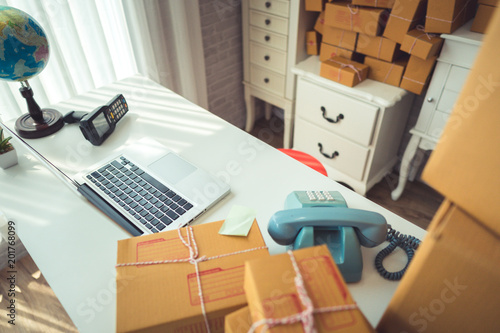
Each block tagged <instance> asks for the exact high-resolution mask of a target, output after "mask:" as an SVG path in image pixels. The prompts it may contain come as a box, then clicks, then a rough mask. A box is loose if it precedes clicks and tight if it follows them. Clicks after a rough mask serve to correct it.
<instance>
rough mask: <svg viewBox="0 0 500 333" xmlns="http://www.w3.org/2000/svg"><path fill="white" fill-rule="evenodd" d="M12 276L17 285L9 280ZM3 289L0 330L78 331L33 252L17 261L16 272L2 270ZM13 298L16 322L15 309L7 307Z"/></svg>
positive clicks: (29, 332) (30, 332) (25, 332)
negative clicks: (39, 268)
mask: <svg viewBox="0 0 500 333" xmlns="http://www.w3.org/2000/svg"><path fill="white" fill-rule="evenodd" d="M12 276H14V278H15V280H12V282H14V285H15V287H14V285H13V286H12V287H13V288H11V285H10V281H9V280H8V279H9V278H12ZM0 291H1V294H0V307H1V310H0V332H16V333H17V332H19V333H33V332H47V333H59V332H61V333H71V332H78V330H77V329H76V327H75V325H73V322H72V321H71V319H70V318H69V316H68V315H67V313H66V311H65V310H64V308H63V307H62V305H61V303H60V302H59V300H58V299H57V297H56V295H55V294H54V292H53V291H52V289H51V288H50V287H49V285H48V284H47V281H46V280H45V278H44V277H43V275H42V274H41V273H40V271H39V270H38V267H37V266H36V264H35V263H34V262H33V259H31V257H30V256H29V255H26V256H24V257H23V258H22V259H20V260H18V261H16V266H15V273H9V270H8V269H7V268H5V269H3V270H2V271H0ZM9 294H10V295H9ZM14 294H15V295H14ZM12 300H14V305H15V318H14V321H13V323H14V324H15V325H12V324H10V323H9V322H8V321H9V320H11V318H9V317H8V314H10V312H11V311H10V310H9V309H7V307H8V306H9V305H10V302H12Z"/></svg>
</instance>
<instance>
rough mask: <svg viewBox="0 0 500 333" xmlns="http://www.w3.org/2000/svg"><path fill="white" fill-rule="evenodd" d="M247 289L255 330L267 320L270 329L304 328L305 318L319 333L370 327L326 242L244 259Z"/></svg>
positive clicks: (271, 331) (342, 332)
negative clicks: (292, 317) (292, 320)
mask: <svg viewBox="0 0 500 333" xmlns="http://www.w3.org/2000/svg"><path fill="white" fill-rule="evenodd" d="M261 259H262V260H261ZM297 271H298V273H297ZM245 293H246V295H247V299H248V307H249V309H250V313H251V316H252V320H253V323H254V325H255V326H256V329H257V330H256V332H262V330H263V328H264V327H265V326H266V325H265V324H266V323H268V324H271V325H270V327H269V329H268V330H267V332H269V333H278V332H283V333H285V332H286V333H289V332H292V333H293V332H297V333H299V332H300V333H302V332H304V328H303V323H304V321H305V322H308V320H309V322H312V323H314V329H315V330H316V332H319V333H322V332H336V333H346V332H356V333H362V332H373V328H372V327H371V325H370V324H369V323H368V321H367V320H366V318H365V317H364V315H363V313H362V312H361V311H360V310H359V308H358V307H357V305H356V303H355V302H354V300H353V298H352V296H351V294H350V293H349V290H348V289H347V286H346V284H345V281H344V279H343V278H342V275H341V274H340V271H339V270H338V268H337V265H336V264H335V261H334V260H333V258H332V256H331V254H330V251H329V250H328V248H327V247H326V245H320V246H314V247H308V248H304V249H300V250H296V251H293V252H291V251H290V252H288V253H283V254H278V255H274V256H271V257H267V258H259V259H255V260H249V261H247V262H246V263H245ZM308 311H312V312H308ZM308 313H310V314H311V316H312V318H311V317H309V316H308ZM290 316H300V317H301V319H302V320H301V321H300V322H295V323H290V322H289V321H288V320H287V319H288V318H289V317H290ZM304 316H307V318H305V317H304ZM311 319H312V320H311ZM263 320H264V321H266V323H264V322H262V321H263ZM277 322H279V324H276V325H273V324H272V323H277ZM261 324H262V325H261Z"/></svg>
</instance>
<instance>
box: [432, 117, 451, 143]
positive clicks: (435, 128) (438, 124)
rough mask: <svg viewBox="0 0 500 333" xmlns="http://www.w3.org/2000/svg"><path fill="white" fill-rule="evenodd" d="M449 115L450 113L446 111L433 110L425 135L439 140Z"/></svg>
mask: <svg viewBox="0 0 500 333" xmlns="http://www.w3.org/2000/svg"><path fill="white" fill-rule="evenodd" d="M449 117H450V115H449V114H448V113H445V112H441V111H436V112H434V115H433V116H432V121H431V124H430V125H429V129H428V130H427V135H428V136H430V137H433V138H435V139H438V140H439V138H440V137H441V134H442V133H443V129H444V126H445V125H446V122H447V121H448V118H449Z"/></svg>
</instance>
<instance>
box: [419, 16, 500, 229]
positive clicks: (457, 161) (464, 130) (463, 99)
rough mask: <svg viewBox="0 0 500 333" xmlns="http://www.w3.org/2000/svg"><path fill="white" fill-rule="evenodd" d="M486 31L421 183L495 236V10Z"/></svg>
mask: <svg viewBox="0 0 500 333" xmlns="http://www.w3.org/2000/svg"><path fill="white" fill-rule="evenodd" d="M489 29H490V30H489V32H488V34H486V35H485V39H484V42H483V45H482V47H481V48H480V50H479V53H478V56H477V58H476V61H475V63H474V65H473V67H472V69H471V71H470V73H469V76H468V78H467V80H466V82H465V84H464V87H463V89H462V92H461V93H460V95H459V97H458V99H457V101H456V103H455V107H454V108H453V111H452V113H451V115H450V117H449V119H448V122H447V124H446V127H445V129H444V131H443V134H442V136H441V139H440V141H439V143H438V145H437V147H436V149H435V150H434V152H433V153H432V154H431V157H430V159H429V162H428V163H427V166H426V168H425V169H424V173H423V179H424V180H425V181H427V182H428V183H429V184H430V185H431V186H432V187H434V188H435V189H436V190H437V191H439V192H441V193H442V194H443V195H445V196H446V197H448V198H449V199H450V200H451V201H453V202H454V203H456V204H457V205H458V206H460V207H462V208H463V209H464V210H466V211H467V212H468V213H469V214H471V215H472V216H474V217H475V218H476V219H478V220H479V221H481V222H483V223H484V224H485V225H486V226H487V227H488V228H490V229H492V230H493V231H494V232H495V233H496V234H497V235H500V216H499V214H498V208H497V205H498V199H499V198H500V174H499V172H500V154H499V152H500V138H499V130H500V128H499V125H500V112H499V110H498V108H499V106H500V67H499V66H498V64H497V62H498V55H499V54H500V44H499V43H498V41H497V38H498V35H499V34H500V11H497V12H496V13H495V16H494V18H493V21H492V22H491V25H490V27H489Z"/></svg>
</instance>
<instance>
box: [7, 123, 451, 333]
mask: <svg viewBox="0 0 500 333" xmlns="http://www.w3.org/2000/svg"><path fill="white" fill-rule="evenodd" d="M251 134H252V135H254V136H256V137H258V138H260V139H261V140H263V141H265V142H267V143H269V144H270V145H271V146H273V147H275V148H282V147H283V123H282V121H281V120H279V119H278V118H276V117H274V116H273V117H272V118H271V120H270V121H265V120H264V119H262V120H259V121H258V122H257V123H256V126H255V128H254V130H253V131H252V133H251ZM396 176H397V175H389V177H387V178H386V179H385V180H383V181H381V182H380V183H378V184H376V185H375V186H374V187H373V188H372V189H371V190H370V191H369V192H368V193H367V195H366V197H367V198H368V199H370V200H372V201H374V202H376V203H377V204H379V205H381V206H383V207H385V208H387V209H388V210H390V211H392V212H394V213H396V214H397V215H399V216H401V217H404V218H405V219H407V220H408V221H410V222H413V223H415V224H417V225H418V226H420V227H422V228H424V229H425V228H427V226H428V224H429V222H430V221H431V219H432V216H433V215H434V213H435V212H436V210H437V208H438V207H439V205H440V203H441V201H442V197H441V196H440V195H439V194H438V193H436V192H435V191H434V190H432V189H431V188H430V187H428V186H427V185H425V184H423V183H421V182H413V183H411V182H408V185H407V186H406V188H405V191H404V192H403V195H402V196H401V198H400V199H399V200H398V201H393V200H392V199H391V197H390V192H391V188H392V187H393V186H394V185H391V184H394V179H395V177H396ZM16 271H17V272H16V287H15V294H16V295H15V298H12V297H9V295H8V294H9V288H10V285H9V281H8V278H9V275H10V273H8V271H7V269H4V270H3V271H0V291H1V294H0V307H1V310H0V316H1V319H0V331H1V332H20V333H21V332H23V333H25V332H26V333H32V332H48V333H52V332H54V333H58V332H65V333H66V332H78V331H77V329H76V328H75V326H74V325H73V322H72V321H71V319H70V318H69V317H68V315H67V314H66V311H65V310H64V308H63V307H62V305H61V303H60V302H59V300H58V299H57V297H56V296H55V294H54V292H53V291H52V289H51V288H50V287H49V285H48V284H47V282H46V281H45V279H44V277H43V275H42V274H41V273H40V271H39V270H38V268H37V266H36V264H35V263H34V262H33V260H32V259H31V257H30V256H29V255H27V256H25V257H24V258H22V259H21V260H19V261H18V262H17V267H16ZM10 299H15V305H16V317H15V326H13V325H11V324H9V323H8V319H9V318H8V317H7V314H8V312H7V306H8V305H9V300H10Z"/></svg>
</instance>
